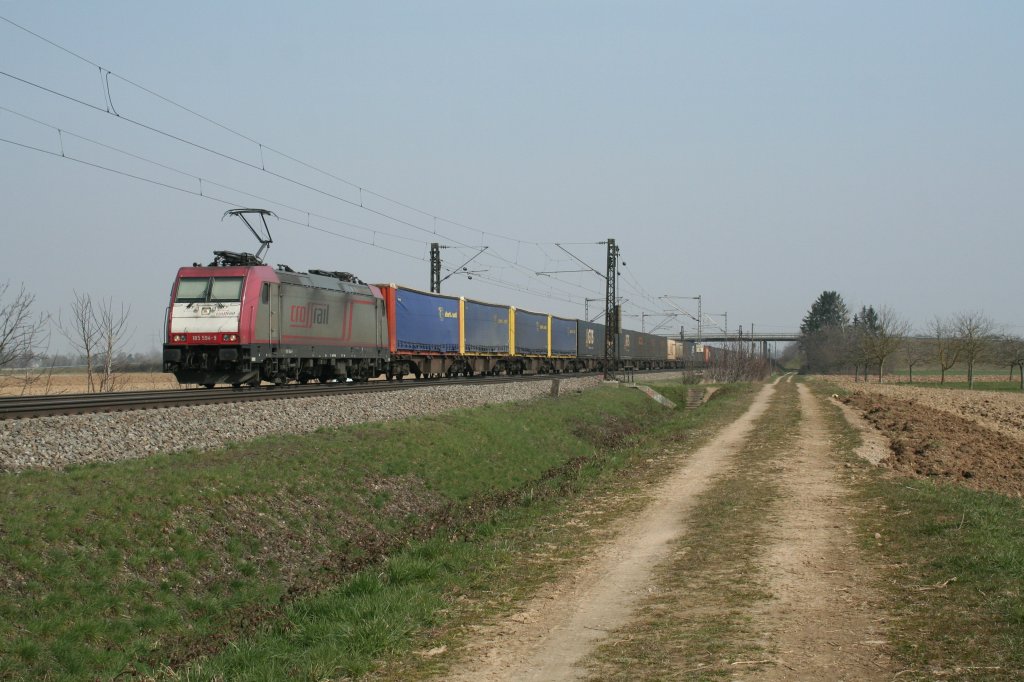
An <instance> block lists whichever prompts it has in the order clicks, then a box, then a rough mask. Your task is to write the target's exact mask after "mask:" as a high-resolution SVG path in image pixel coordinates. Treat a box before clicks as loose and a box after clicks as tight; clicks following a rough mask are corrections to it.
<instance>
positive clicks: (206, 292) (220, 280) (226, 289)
mask: <svg viewBox="0 0 1024 682" xmlns="http://www.w3.org/2000/svg"><path fill="white" fill-rule="evenodd" d="M241 300H242V278H241V277H214V278H212V279H211V278H210V277H182V278H181V281H180V282H178V294H177V296H175V298H174V301H175V302H176V303H206V302H207V301H212V302H214V303H228V302H235V301H241Z"/></svg>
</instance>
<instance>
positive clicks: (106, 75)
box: [0, 16, 592, 295]
mask: <svg viewBox="0 0 1024 682" xmlns="http://www.w3.org/2000/svg"><path fill="white" fill-rule="evenodd" d="M0 19H2V20H3V21H5V22H6V23H8V24H10V25H11V26H13V27H15V28H17V29H19V30H21V31H24V32H25V33H28V34H29V35H31V36H33V37H35V38H37V39H39V40H41V41H43V42H45V43H46V44H48V45H51V46H53V47H54V48H56V49H59V50H61V51H63V52H65V53H67V54H69V55H71V56H73V57H75V58H76V59H79V60H81V61H82V62H84V63H86V64H89V65H91V66H94V67H96V68H97V69H99V71H100V76H101V81H102V85H103V95H104V101H105V104H106V108H105V109H104V108H100V107H97V106H96V105H94V104H90V103H88V102H85V101H83V100H80V99H78V98H75V97H72V96H70V95H67V94H66V93H61V92H58V91H56V90H53V89H51V88H47V87H45V86H42V85H40V84H37V83H33V82H32V81H28V80H26V79H22V78H19V77H17V76H14V75H13V74H10V73H7V72H2V71H0V75H4V76H7V77H9V78H13V79H14V80H17V81H19V82H21V83H24V84H26V85H29V86H32V87H37V88H40V89H42V90H44V91H45V92H48V93H51V94H54V95H56V96H60V97H64V98H66V99H68V100H70V101H72V102H75V103H77V104H80V105H83V106H87V107H90V108H92V109H95V110H97V111H101V112H105V113H107V114H110V115H113V116H115V117H117V118H119V119H121V120H125V121H127V122H129V123H132V124H134V125H137V126H140V127H142V128H144V129H146V130H150V131H152V132H154V133H157V134H160V135H165V136H167V137H169V138H171V139H173V140H176V141H178V142H182V143H184V144H188V145H191V146H193V147H195V148H197V149H201V150H203V151H206V152H208V153H211V154H215V155H217V156H220V157H221V158H224V159H227V160H230V161H233V162H235V163H239V164H242V165H245V166H248V167H249V168H252V169H254V170H255V169H258V170H260V171H263V172H266V173H268V174H270V175H272V176H274V177H277V178H279V179H281V180H284V181H286V182H292V183H294V184H297V185H298V186H301V187H304V188H306V189H309V190H311V191H314V192H320V193H322V194H324V195H325V196H329V197H331V198H333V199H336V200H338V201H342V202H345V203H348V204H350V205H352V206H358V207H359V208H360V209H363V210H366V211H369V212H371V213H374V214H376V215H378V216H380V217H383V218H385V219H388V220H393V221H395V222H397V223H400V224H403V225H406V226H408V227H411V228H413V229H417V230H421V231H423V232H428V230H427V229H426V228H424V227H422V226H419V225H416V224H414V223H411V222H409V221H405V220H402V219H400V218H397V217H395V216H392V215H390V214H388V213H385V212H383V211H378V210H376V209H373V208H370V207H367V206H365V204H364V202H363V198H362V197H363V194H364V193H366V194H369V195H371V196H374V197H377V198H380V199H382V200H384V201H387V202H389V203H392V204H394V205H396V206H401V207H403V208H406V209H408V210H412V211H415V212H417V213H419V214H421V215H424V216H427V217H430V218H431V220H432V223H433V229H432V230H429V232H430V233H432V234H434V235H438V234H440V233H438V232H437V222H438V220H440V221H442V222H445V223H447V224H450V225H452V226H456V227H460V228H463V229H467V230H471V231H475V232H478V233H479V234H480V235H481V236H483V235H487V236H490V237H495V238H500V239H503V240H506V241H510V242H513V243H515V244H516V245H517V251H516V257H515V258H512V259H509V258H505V257H503V256H501V255H500V254H498V253H496V252H493V251H492V253H491V254H490V256H491V257H494V258H497V259H498V260H500V261H502V262H505V263H507V264H509V265H511V266H513V267H520V268H521V269H522V270H523V272H525V273H529V272H530V268H527V267H525V266H523V265H521V264H520V263H519V257H518V256H519V247H520V246H521V245H523V244H527V245H532V246H542V245H543V244H544V243H543V242H533V241H528V240H521V239H515V238H511V237H506V236H505V235H502V234H499V233H494V232H490V231H487V230H482V229H480V228H476V227H473V226H469V225H466V224H464V223H460V222H458V221H454V220H451V219H449V218H445V217H441V216H438V215H436V214H435V213H432V212H430V211H425V210H423V209H420V208H417V207H415V206H412V205H411V204H409V203H407V202H403V201H399V200H397V199H394V198H392V197H389V196H387V195H384V194H382V193H379V192H375V191H373V190H369V189H368V188H365V187H363V186H361V185H359V184H357V183H354V182H351V181H349V180H347V179H345V178H342V177H340V176H338V175H336V174H334V173H331V172H329V171H326V170H324V169H322V168H319V167H317V166H315V165H313V164H310V163H308V162H305V161H303V160H301V159H298V158H296V157H294V156H292V155H290V154H287V153H285V152H282V151H280V150H277V149H275V148H274V147H271V146H269V145H266V144H264V143H262V142H260V141H259V140H256V139H255V138H253V137H251V136H249V135H246V134H244V133H242V132H240V131H238V130H236V129H235V128H233V127H231V126H228V125H226V124H224V123H221V122H219V121H217V120H215V119H213V118H210V117H208V116H205V115H204V114H201V113H199V112H198V111H195V110H193V109H191V108H190V107H187V106H185V105H183V104H181V103H179V102H177V101H175V100H173V99H171V98H169V97H166V96H164V95H162V94H160V93H159V92H156V91H155V90H153V89H151V88H148V87H146V86H144V85H142V84H140V83H138V82H136V81H133V80H131V79H129V78H126V77H124V76H121V75H120V74H118V73H116V72H114V71H112V70H110V69H107V68H106V67H104V66H102V65H101V64H99V63H97V62H95V61H93V60H91V59H89V58H87V57H85V56H83V55H81V54H79V53H78V52H75V51H74V50H71V49H69V48H67V47H65V46H63V45H60V44H59V43H57V42H55V41H53V40H50V39H48V38H46V37H44V36H42V35H40V34H39V33H36V32H34V31H32V30H30V29H28V28H26V27H24V26H22V25H20V24H18V23H16V22H14V21H12V20H10V19H8V18H6V17H3V16H0ZM110 76H114V77H115V78H116V79H118V80H120V81H122V82H124V83H126V84H128V85H131V86H132V87H135V88H138V89H139V90H141V91H143V92H146V93H148V94H149V95H151V96H153V97H156V98H158V99H160V100H161V101H163V102H166V103H167V104H169V105H171V106H174V107H176V108H178V109H180V110H182V111H184V112H186V113H188V114H190V115H192V116H195V117H197V118H199V119H201V120H203V121H206V122H208V123H210V124H211V125H214V126H216V127H218V128H220V129H222V130H224V131H226V132H228V133H230V134H232V135H235V136H237V137H239V138H241V139H243V140H246V141H247V142H250V143H252V144H255V145H257V146H258V149H259V154H260V165H259V166H257V165H256V164H253V163H250V162H247V161H245V160H244V159H238V158H237V157H234V156H232V155H230V154H225V153H223V152H220V151H217V150H214V149H212V148H210V147H207V146H205V145H200V144H198V143H195V142H193V141H190V140H187V139H185V138H182V137H180V136H176V135H173V134H171V133H168V132H166V131H163V130H161V129H158V128H155V127H153V126H149V125H147V124H145V123H143V122H141V121H137V120H135V119H133V118H131V117H128V116H126V115H122V114H120V113H118V112H117V110H116V108H115V107H114V105H113V97H112V94H111V92H110ZM264 150H267V151H271V152H273V153H275V154H278V155H280V156H282V157H283V158H286V159H289V160H291V161H293V162H295V163H298V164H300V165H302V166H303V167H306V168H309V169H311V170H314V171H316V172H318V173H321V174H323V175H325V176H326V177H330V178H332V179H335V180H337V181H339V182H342V183H344V184H346V185H348V186H350V187H353V188H357V189H358V190H359V197H360V198H359V202H358V203H356V202H354V201H352V200H349V199H345V198H344V197H340V196H338V195H335V194H333V193H330V192H327V191H325V190H321V189H320V188H316V187H313V186H311V185H308V184H307V183H301V182H298V181H295V180H294V179H292V178H288V177H287V176H284V175H281V174H279V173H276V172H274V171H268V170H267V169H266V162H265V159H264ZM445 239H447V240H449V241H454V242H456V243H458V244H460V245H462V246H467V247H468V246H470V245H469V244H465V243H464V242H461V241H459V240H456V239H454V238H452V237H449V236H445ZM555 279H556V280H558V281H559V282H561V283H562V284H565V285H568V286H574V287H576V288H579V289H581V290H583V291H587V292H591V291H592V290H590V289H587V288H585V287H581V286H579V285H575V284H573V283H571V282H568V281H566V280H563V279H561V278H555ZM566 295H569V294H567V293H566Z"/></svg>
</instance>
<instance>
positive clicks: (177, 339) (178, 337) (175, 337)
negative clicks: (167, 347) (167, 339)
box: [171, 334, 185, 343]
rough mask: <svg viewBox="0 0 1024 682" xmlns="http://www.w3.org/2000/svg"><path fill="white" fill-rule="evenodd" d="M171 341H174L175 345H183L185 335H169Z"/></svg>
mask: <svg viewBox="0 0 1024 682" xmlns="http://www.w3.org/2000/svg"><path fill="white" fill-rule="evenodd" d="M171 341H174V342H175V343H184V342H185V335H184V334H172V335H171Z"/></svg>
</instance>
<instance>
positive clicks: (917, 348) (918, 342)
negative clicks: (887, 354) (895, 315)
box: [903, 337, 935, 383]
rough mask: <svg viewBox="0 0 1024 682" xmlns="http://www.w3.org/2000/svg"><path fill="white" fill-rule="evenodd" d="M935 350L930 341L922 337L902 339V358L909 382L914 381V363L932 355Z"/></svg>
mask: <svg viewBox="0 0 1024 682" xmlns="http://www.w3.org/2000/svg"><path fill="white" fill-rule="evenodd" d="M934 355H935V351H934V350H933V349H932V346H931V343H930V342H928V341H925V340H924V339H912V338H909V337H908V338H907V339H905V340H904V341H903V359H904V360H905V361H906V363H907V373H908V375H909V377H910V383H914V365H916V364H919V363H921V362H924V361H925V360H927V359H929V358H931V357H934Z"/></svg>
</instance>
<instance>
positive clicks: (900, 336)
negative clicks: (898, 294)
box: [861, 306, 910, 383]
mask: <svg viewBox="0 0 1024 682" xmlns="http://www.w3.org/2000/svg"><path fill="white" fill-rule="evenodd" d="M875 313H876V314H875V319H874V324H873V325H871V326H870V327H864V329H863V330H862V333H861V345H862V347H863V355H864V357H865V358H866V359H868V360H870V361H871V362H872V363H873V365H874V366H875V367H877V368H878V383H882V371H883V368H884V366H885V361H886V359H888V358H889V356H891V355H892V354H893V353H895V352H896V351H898V350H899V349H900V346H901V345H902V344H903V340H904V339H905V338H906V336H907V332H909V331H910V323H909V322H907V321H906V320H904V319H903V318H901V317H900V316H899V315H897V314H896V312H895V311H894V310H893V309H892V308H890V307H888V306H881V307H880V308H879V309H878V310H877V311H875ZM865 378H866V377H865Z"/></svg>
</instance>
